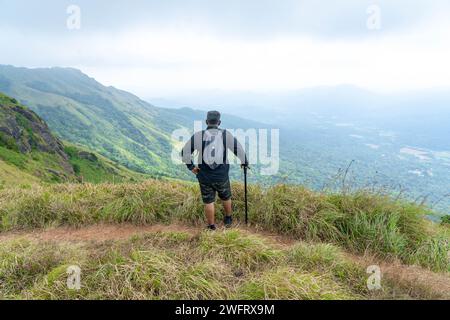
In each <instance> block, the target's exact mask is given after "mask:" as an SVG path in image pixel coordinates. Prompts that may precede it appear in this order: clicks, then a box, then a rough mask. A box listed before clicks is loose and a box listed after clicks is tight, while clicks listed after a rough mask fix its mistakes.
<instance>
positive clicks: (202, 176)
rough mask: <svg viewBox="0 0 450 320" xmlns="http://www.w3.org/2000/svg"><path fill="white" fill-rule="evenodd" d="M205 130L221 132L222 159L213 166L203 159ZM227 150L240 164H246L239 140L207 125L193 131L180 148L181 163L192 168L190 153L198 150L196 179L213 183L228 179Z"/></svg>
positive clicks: (226, 132)
mask: <svg viewBox="0 0 450 320" xmlns="http://www.w3.org/2000/svg"><path fill="white" fill-rule="evenodd" d="M206 131H210V132H211V133H212V134H213V135H214V134H217V133H221V135H222V138H223V146H224V148H223V151H224V152H223V157H222V161H221V162H220V163H219V164H217V165H214V166H213V168H212V167H211V166H210V165H208V164H207V163H208V161H205V159H204V152H203V151H204V150H205V148H206V147H207V144H208V142H209V141H208V139H207V138H205V137H208V134H206ZM228 150H231V151H232V152H233V153H234V154H235V155H236V156H237V157H238V158H239V160H240V161H241V163H242V164H244V163H245V164H248V162H247V158H246V155H245V151H244V149H243V148H242V145H241V144H240V143H239V141H238V140H237V139H236V138H235V137H234V136H233V135H232V134H231V133H230V132H228V131H226V130H222V129H218V128H217V127H208V128H207V129H206V130H203V131H199V132H197V133H195V134H194V135H193V136H192V137H191V139H190V140H189V141H188V142H187V143H186V145H185V146H184V148H183V150H182V153H181V154H182V158H183V163H185V164H186V166H187V167H188V169H189V170H191V171H192V170H193V169H194V168H195V165H194V163H193V161H192V154H193V153H194V152H195V151H198V161H197V163H198V167H199V168H200V173H199V174H198V175H197V179H198V180H199V182H201V183H214V182H224V181H227V180H228V179H229V171H230V164H229V161H228Z"/></svg>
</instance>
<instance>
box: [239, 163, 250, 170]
mask: <svg viewBox="0 0 450 320" xmlns="http://www.w3.org/2000/svg"><path fill="white" fill-rule="evenodd" d="M245 168H247V169H250V167H249V166H248V164H247V163H243V164H241V169H245Z"/></svg>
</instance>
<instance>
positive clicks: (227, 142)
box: [182, 111, 248, 230]
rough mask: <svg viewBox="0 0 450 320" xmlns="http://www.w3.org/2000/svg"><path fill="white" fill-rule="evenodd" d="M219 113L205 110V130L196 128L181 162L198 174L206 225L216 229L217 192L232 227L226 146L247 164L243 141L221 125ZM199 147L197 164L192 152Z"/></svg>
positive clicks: (226, 220)
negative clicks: (198, 130)
mask: <svg viewBox="0 0 450 320" xmlns="http://www.w3.org/2000/svg"><path fill="white" fill-rule="evenodd" d="M220 124H221V121H220V113H219V112H218V111H210V112H208V115H207V119H206V125H207V126H208V127H207V129H206V130H203V131H200V132H196V133H195V134H194V135H193V136H192V137H191V139H190V140H189V141H188V142H187V143H186V145H185V146H184V148H183V150H182V158H183V163H185V164H186V166H187V167H188V169H189V170H190V171H192V173H194V174H195V175H196V176H197V179H198V182H199V183H200V191H201V193H202V199H203V203H204V204H205V216H206V220H207V222H208V229H210V230H216V224H215V207H214V203H215V201H216V193H217V194H218V195H219V198H220V199H221V200H222V202H223V208H224V210H225V218H224V224H225V226H226V227H231V225H232V223H233V218H232V213H233V209H232V203H231V186H230V177H229V171H230V164H229V162H228V150H231V151H232V152H233V153H234V154H235V155H236V156H237V157H238V158H239V160H240V161H241V163H242V164H241V167H246V166H248V161H247V157H246V155H245V151H244V149H243V148H242V145H241V144H240V143H239V141H237V139H236V138H235V137H234V136H233V135H232V134H231V133H229V132H228V131H226V130H223V129H220V128H219V126H220ZM194 151H198V162H197V163H198V165H197V166H196V165H194V163H193V161H192V154H193V153H194Z"/></svg>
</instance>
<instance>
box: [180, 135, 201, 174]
mask: <svg viewBox="0 0 450 320" xmlns="http://www.w3.org/2000/svg"><path fill="white" fill-rule="evenodd" d="M199 134H200V136H201V133H198V132H197V133H196V134H194V135H193V136H192V137H191V139H189V141H188V142H186V144H185V145H184V147H183V149H182V150H181V159H182V161H183V163H184V164H186V167H187V168H188V169H189V170H190V171H193V170H195V169H196V166H195V165H194V162H193V161H192V154H193V153H194V151H195V150H199V146H198V144H199V140H198V139H199ZM200 144H201V140H200Z"/></svg>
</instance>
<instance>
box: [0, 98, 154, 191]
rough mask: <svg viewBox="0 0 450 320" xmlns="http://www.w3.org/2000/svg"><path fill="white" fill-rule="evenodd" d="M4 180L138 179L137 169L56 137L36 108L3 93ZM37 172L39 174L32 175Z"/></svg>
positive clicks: (0, 179) (0, 140) (0, 161)
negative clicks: (28, 106) (33, 108)
mask: <svg viewBox="0 0 450 320" xmlns="http://www.w3.org/2000/svg"><path fill="white" fill-rule="evenodd" d="M0 107H1V108H0V168H2V169H3V170H1V171H0V184H1V185H17V184H29V183H32V182H33V183H36V182H47V183H55V182H56V183H60V182H75V181H82V182H91V183H101V182H134V181H142V180H144V179H145V178H146V176H145V175H143V174H139V173H136V172H133V171H131V170H129V169H126V168H125V167H123V166H120V165H118V164H116V163H114V162H113V161H111V160H109V159H106V158H105V157H102V156H99V155H96V154H95V153H93V152H91V151H89V150H87V149H86V148H83V147H79V146H75V145H72V144H69V143H66V146H65V147H64V146H63V144H62V143H61V142H60V141H59V140H58V139H57V138H55V137H54V136H53V135H52V134H51V132H50V130H49V129H48V127H47V125H46V124H45V122H43V121H42V120H41V119H40V118H39V117H38V116H37V115H36V114H35V113H34V112H32V111H31V110H29V109H27V108H26V107H24V106H22V105H20V104H18V103H17V101H16V100H15V99H12V98H9V97H7V96H5V95H2V94H0ZM30 176H34V177H35V178H30Z"/></svg>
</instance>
